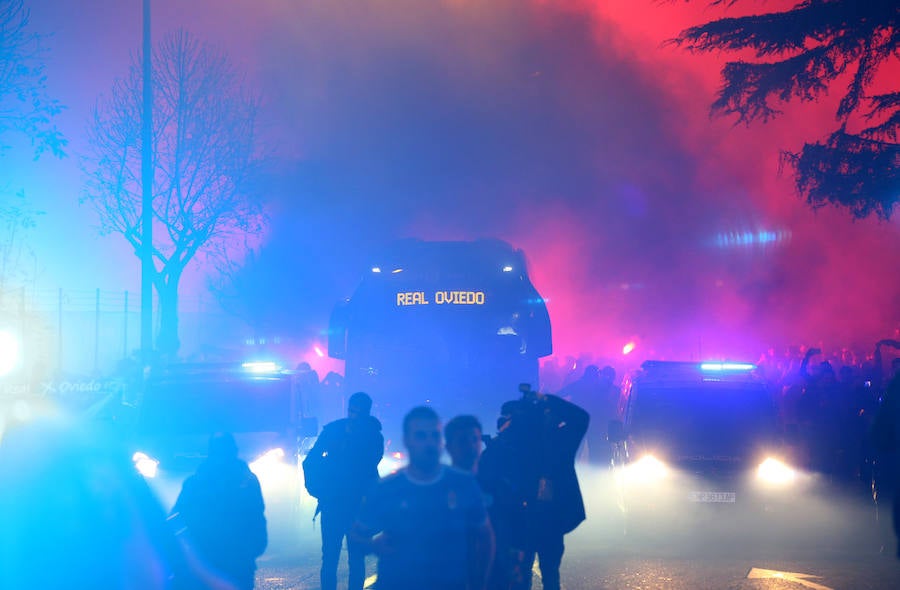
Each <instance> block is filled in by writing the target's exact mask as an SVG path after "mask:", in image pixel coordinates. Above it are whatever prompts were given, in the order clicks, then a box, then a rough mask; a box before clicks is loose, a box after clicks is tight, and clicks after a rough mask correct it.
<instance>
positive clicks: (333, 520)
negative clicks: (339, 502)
mask: <svg viewBox="0 0 900 590" xmlns="http://www.w3.org/2000/svg"><path fill="white" fill-rule="evenodd" d="M355 518H356V510H355V509H354V508H346V507H327V508H323V509H322V571H321V579H320V582H321V585H322V590H335V589H336V588H337V568H338V561H340V558H341V545H342V544H343V542H344V537H347V561H348V562H349V565H350V580H349V585H348V586H347V588H348V590H362V587H363V583H364V582H365V578H366V554H365V551H362V550H360V549H359V548H358V547H357V546H356V545H355V544H354V543H351V542H350V538H349V537H348V535H349V533H350V528H351V527H352V526H353V521H354V520H355Z"/></svg>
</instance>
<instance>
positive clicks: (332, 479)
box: [303, 392, 384, 590]
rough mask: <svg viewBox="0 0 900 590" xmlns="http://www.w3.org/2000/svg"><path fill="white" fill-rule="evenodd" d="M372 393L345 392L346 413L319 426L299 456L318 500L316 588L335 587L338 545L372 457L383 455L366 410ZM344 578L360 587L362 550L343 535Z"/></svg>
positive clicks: (373, 466)
mask: <svg viewBox="0 0 900 590" xmlns="http://www.w3.org/2000/svg"><path fill="white" fill-rule="evenodd" d="M371 411H372V398H371V397H369V396H368V395H367V394H365V393H363V392H357V393H354V394H353V395H351V396H350V399H349V400H348V402H347V417H346V418H342V419H340V420H335V421H334V422H331V423H329V424H326V425H325V427H324V428H322V433H321V434H320V435H319V437H318V439H317V440H316V443H315V445H313V448H312V449H311V450H310V452H309V454H308V455H307V457H306V459H304V461H303V477H304V483H305V485H306V490H307V491H308V492H309V493H310V495H311V496H313V497H315V498H316V499H318V501H319V505H318V508H317V509H316V512H317V513H321V514H322V524H321V527H322V570H321V587H322V590H335V588H336V587H337V567H338V561H339V560H340V556H341V545H342V544H343V541H344V537H348V534H349V533H350V529H351V528H352V526H353V523H354V521H355V520H356V518H357V516H358V515H359V510H360V506H361V504H362V499H363V496H364V495H365V493H366V492H367V491H368V489H369V488H370V487H371V486H372V485H374V484H375V483H376V482H377V481H378V463H379V462H380V461H381V458H382V456H383V455H384V436H383V435H382V434H381V423H380V422H379V421H378V419H377V418H375V417H374V416H372V415H371ZM347 561H348V562H349V566H350V567H349V569H350V579H349V585H348V590H362V588H363V583H364V581H365V550H362V549H360V548H358V547H357V546H356V544H355V543H352V542H351V541H350V539H349V537H348V538H347Z"/></svg>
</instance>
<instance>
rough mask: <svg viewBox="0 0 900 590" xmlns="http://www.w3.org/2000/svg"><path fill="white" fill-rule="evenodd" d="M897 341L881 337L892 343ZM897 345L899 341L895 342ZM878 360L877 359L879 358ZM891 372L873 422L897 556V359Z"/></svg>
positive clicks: (899, 383) (899, 552) (899, 379)
mask: <svg viewBox="0 0 900 590" xmlns="http://www.w3.org/2000/svg"><path fill="white" fill-rule="evenodd" d="M895 342H896V341H890V340H889V341H882V342H880V343H879V344H881V343H889V344H890V345H894V343H895ZM897 348H898V349H900V343H898V346H897ZM879 360H880V359H879ZM892 369H893V376H892V377H890V380H889V381H888V382H887V385H886V386H885V389H884V394H883V396H882V401H881V406H880V407H879V408H878V412H877V413H876V415H875V420H874V422H873V424H872V439H873V442H874V444H875V449H876V450H877V451H878V452H879V454H880V455H881V457H880V458H881V459H882V460H883V461H884V462H885V463H886V465H884V466H882V467H881V472H880V473H879V479H880V482H879V483H878V487H879V489H880V490H881V491H882V492H888V491H891V492H893V494H892V500H893V501H892V513H893V515H892V524H893V528H894V535H895V537H896V539H897V557H898V558H900V485H898V482H900V359H894V363H892Z"/></svg>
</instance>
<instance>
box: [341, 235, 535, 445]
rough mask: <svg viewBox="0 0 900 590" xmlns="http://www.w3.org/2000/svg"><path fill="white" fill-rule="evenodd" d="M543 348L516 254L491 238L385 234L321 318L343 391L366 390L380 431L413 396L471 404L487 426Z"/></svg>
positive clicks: (531, 293)
mask: <svg viewBox="0 0 900 590" xmlns="http://www.w3.org/2000/svg"><path fill="white" fill-rule="evenodd" d="M551 353H552V341H551V331H550V317H549V314H548V313H547V306H546V302H545V300H544V299H543V298H542V297H541V295H540V294H539V293H538V292H537V290H536V289H535V287H534V285H533V284H532V282H531V280H530V279H529V277H528V270H527V266H526V261H525V255H524V253H523V252H522V250H519V249H515V248H513V247H512V246H511V245H510V244H508V243H506V242H503V241H500V240H476V241H423V240H416V239H409V240H401V241H397V242H394V243H391V244H389V245H388V246H387V247H385V248H384V250H383V251H381V252H379V253H376V254H374V255H373V256H372V257H371V259H370V262H369V264H368V265H367V266H366V268H365V269H364V272H363V276H362V279H361V280H360V282H359V284H358V286H357V287H356V290H355V291H354V292H353V294H352V295H351V296H350V297H349V298H348V299H346V300H344V301H342V302H341V303H339V304H338V305H337V306H336V307H335V309H334V311H333V312H332V315H331V320H330V325H329V340H328V354H329V356H330V357H332V358H336V359H341V360H343V361H344V365H345V374H344V391H346V392H347V393H348V394H350V393H352V392H354V391H365V392H367V393H369V394H370V395H371V396H372V398H373V399H374V400H375V404H376V411H377V412H378V415H379V417H380V418H381V419H382V421H383V422H385V423H386V424H385V430H386V431H388V432H389V433H390V432H391V431H392V428H394V429H396V428H397V427H398V425H399V419H401V418H402V416H403V414H404V413H405V412H406V411H407V410H409V409H410V408H412V407H413V406H416V405H420V404H431V405H433V406H434V407H435V409H436V410H437V411H438V413H439V414H440V415H441V416H442V417H443V418H444V419H449V418H450V417H451V416H453V415H455V414H459V413H467V414H474V415H476V416H478V417H479V418H480V419H481V420H482V424H483V425H484V427H485V429H487V428H488V426H489V425H492V424H493V423H494V421H495V420H496V418H497V416H498V413H499V410H500V405H501V404H502V403H503V402H504V401H506V400H509V399H513V398H515V397H518V396H519V393H518V386H519V384H520V383H531V384H534V385H535V386H537V383H538V364H539V359H541V358H542V357H544V356H547V355H549V354H551ZM393 432H394V433H396V432H398V430H393Z"/></svg>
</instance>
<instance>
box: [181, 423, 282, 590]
mask: <svg viewBox="0 0 900 590" xmlns="http://www.w3.org/2000/svg"><path fill="white" fill-rule="evenodd" d="M170 519H171V520H172V521H173V522H174V523H175V524H176V527H178V529H179V531H178V532H179V534H180V535H182V536H183V539H184V540H185V543H186V545H187V546H188V547H189V548H190V550H191V552H192V553H195V554H196V555H197V557H198V558H199V559H200V561H201V562H202V564H203V566H204V568H205V569H208V570H209V571H211V572H213V573H214V574H215V575H219V576H221V577H222V578H224V579H226V580H228V581H229V582H231V583H232V584H233V585H234V587H236V588H239V589H240V590H251V589H252V588H253V584H254V576H255V574H256V558H257V557H259V556H260V555H262V554H263V552H264V551H265V550H266V545H267V544H268V534H267V531H266V518H265V505H264V503H263V497H262V490H261V489H260V485H259V480H258V479H257V478H256V475H254V474H253V472H251V471H250V468H249V466H248V465H247V463H245V462H244V461H243V460H241V459H239V458H238V447H237V444H236V443H235V441H234V437H233V436H232V435H231V434H228V433H222V432H219V433H216V434H213V435H212V436H211V437H210V439H209V453H208V456H207V459H206V460H205V461H204V462H203V463H202V464H201V465H200V467H198V468H197V471H196V473H194V474H193V475H191V476H190V477H188V478H187V479H186V480H185V481H184V484H183V485H182V487H181V493H180V494H179V495H178V500H176V502H175V507H174V508H173V509H172V515H171V517H170ZM178 586H179V587H183V588H204V587H206V584H205V583H204V581H203V580H201V578H200V576H197V575H194V576H184V577H182V579H180V580H178Z"/></svg>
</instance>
